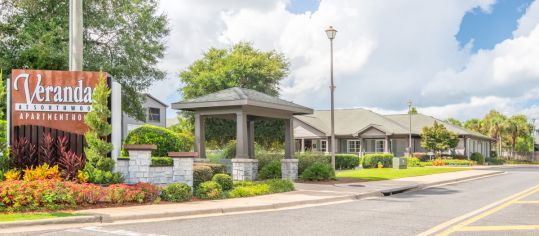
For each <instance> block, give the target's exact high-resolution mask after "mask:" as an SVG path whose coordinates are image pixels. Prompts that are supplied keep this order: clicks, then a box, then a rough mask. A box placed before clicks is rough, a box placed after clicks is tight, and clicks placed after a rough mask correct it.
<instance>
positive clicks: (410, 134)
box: [408, 98, 413, 157]
mask: <svg viewBox="0 0 539 236" xmlns="http://www.w3.org/2000/svg"><path fill="white" fill-rule="evenodd" d="M408 119H409V121H410V123H409V125H410V126H409V129H408V155H409V156H410V157H412V154H413V152H412V99H411V98H410V99H408Z"/></svg>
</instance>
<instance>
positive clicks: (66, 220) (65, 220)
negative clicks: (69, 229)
mask: <svg viewBox="0 0 539 236" xmlns="http://www.w3.org/2000/svg"><path fill="white" fill-rule="evenodd" d="M95 222H101V216H98V215H90V216H67V217H59V218H51V219H43V220H21V221H13V222H2V223H0V229H7V228H16V227H25V226H34V225H53V224H82V223H95Z"/></svg>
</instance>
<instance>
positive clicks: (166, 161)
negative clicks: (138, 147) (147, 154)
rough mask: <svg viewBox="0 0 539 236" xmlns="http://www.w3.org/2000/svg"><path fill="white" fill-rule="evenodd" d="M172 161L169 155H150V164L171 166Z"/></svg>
mask: <svg viewBox="0 0 539 236" xmlns="http://www.w3.org/2000/svg"><path fill="white" fill-rule="evenodd" d="M173 165H174V161H173V160H172V158H171V157H152V164H151V166H173Z"/></svg>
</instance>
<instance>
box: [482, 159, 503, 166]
mask: <svg viewBox="0 0 539 236" xmlns="http://www.w3.org/2000/svg"><path fill="white" fill-rule="evenodd" d="M485 162H486V163H488V164H489V165H503V164H504V163H505V160H504V159H501V158H487V159H486V160H485Z"/></svg>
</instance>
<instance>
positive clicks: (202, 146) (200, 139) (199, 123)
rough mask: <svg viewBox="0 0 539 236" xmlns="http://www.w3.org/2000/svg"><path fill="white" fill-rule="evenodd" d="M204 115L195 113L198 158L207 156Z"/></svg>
mask: <svg viewBox="0 0 539 236" xmlns="http://www.w3.org/2000/svg"><path fill="white" fill-rule="evenodd" d="M204 126H205V125H204V117H203V116H201V115H200V114H198V113H195V152H198V158H204V159H205V158H206V137H205V127H204Z"/></svg>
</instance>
